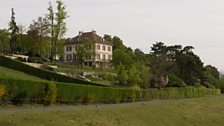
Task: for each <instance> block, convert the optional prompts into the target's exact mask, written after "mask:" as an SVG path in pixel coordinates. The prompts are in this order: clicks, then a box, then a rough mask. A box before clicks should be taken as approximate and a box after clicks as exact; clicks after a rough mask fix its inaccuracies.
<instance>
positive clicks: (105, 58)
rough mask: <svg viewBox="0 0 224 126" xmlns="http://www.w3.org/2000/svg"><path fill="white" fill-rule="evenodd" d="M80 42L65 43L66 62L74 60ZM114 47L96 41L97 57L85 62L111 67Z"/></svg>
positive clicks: (64, 58)
mask: <svg viewBox="0 0 224 126" xmlns="http://www.w3.org/2000/svg"><path fill="white" fill-rule="evenodd" d="M77 46H79V45H78V44H70V45H64V47H63V48H64V49H63V50H64V57H63V61H64V62H73V61H74V58H75V57H74V55H75V54H76V49H77ZM112 53H113V48H112V46H111V45H107V44H101V43H95V54H96V55H95V57H93V59H87V60H85V62H92V63H91V64H95V65H96V67H97V68H100V67H106V68H107V67H109V66H110V64H109V62H110V61H111V60H112Z"/></svg>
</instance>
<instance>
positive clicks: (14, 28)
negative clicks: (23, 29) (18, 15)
mask: <svg viewBox="0 0 224 126" xmlns="http://www.w3.org/2000/svg"><path fill="white" fill-rule="evenodd" d="M18 30H19V28H18V26H17V25H16V21H15V12H14V9H13V8H12V14H11V21H10V22H9V31H10V32H11V37H10V49H11V53H15V52H16V49H17V42H16V35H17V33H18Z"/></svg>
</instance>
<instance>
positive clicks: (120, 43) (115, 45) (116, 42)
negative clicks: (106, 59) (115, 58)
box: [112, 36, 125, 50]
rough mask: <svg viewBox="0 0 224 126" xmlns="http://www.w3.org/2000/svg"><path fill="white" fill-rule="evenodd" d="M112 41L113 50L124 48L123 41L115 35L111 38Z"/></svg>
mask: <svg viewBox="0 0 224 126" xmlns="http://www.w3.org/2000/svg"><path fill="white" fill-rule="evenodd" d="M112 43H113V50H116V49H121V50H124V49H125V46H124V45H123V41H122V40H121V39H120V38H119V37H117V36H114V37H113V38H112Z"/></svg>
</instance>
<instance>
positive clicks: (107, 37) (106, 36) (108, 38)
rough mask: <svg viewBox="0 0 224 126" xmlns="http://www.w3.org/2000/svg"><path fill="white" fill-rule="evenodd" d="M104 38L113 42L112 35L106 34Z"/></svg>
mask: <svg viewBox="0 0 224 126" xmlns="http://www.w3.org/2000/svg"><path fill="white" fill-rule="evenodd" d="M103 39H104V40H106V41H108V42H112V38H111V35H107V34H105V35H104V37H103Z"/></svg>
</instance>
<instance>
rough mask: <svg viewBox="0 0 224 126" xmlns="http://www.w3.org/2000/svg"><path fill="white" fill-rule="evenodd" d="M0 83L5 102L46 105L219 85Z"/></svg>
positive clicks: (189, 94)
mask: <svg viewBox="0 0 224 126" xmlns="http://www.w3.org/2000/svg"><path fill="white" fill-rule="evenodd" d="M52 83H53V84H52ZM54 83H55V84H54ZM0 85H3V86H4V90H5V91H4V92H5V93H4V95H3V96H2V97H0V99H1V100H2V102H3V103H8V104H11V103H12V104H22V103H40V104H44V105H49V104H50V103H51V102H54V101H56V102H57V103H64V104H77V103H121V102H133V101H146V100H153V99H175V98H194V97H201V96H206V95H220V90H219V89H208V88H195V87H182V88H162V89H156V88H155V89H147V90H140V89H136V88H132V89H127V88H125V89H122V88H111V87H99V86H89V85H78V84H77V85H74V84H69V83H60V82H52V81H51V82H50V81H49V82H47V81H46V82H39V81H28V80H12V79H3V78H0ZM54 85H55V86H54Z"/></svg>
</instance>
